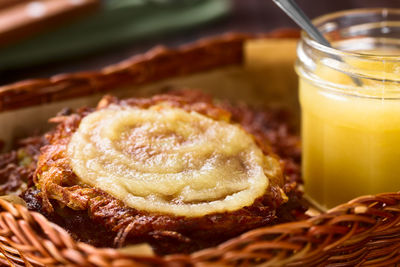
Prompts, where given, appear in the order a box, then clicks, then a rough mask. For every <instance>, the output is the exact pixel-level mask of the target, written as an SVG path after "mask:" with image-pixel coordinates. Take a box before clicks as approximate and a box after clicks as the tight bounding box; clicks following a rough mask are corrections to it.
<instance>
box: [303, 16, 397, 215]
mask: <svg viewBox="0 0 400 267" xmlns="http://www.w3.org/2000/svg"><path fill="white" fill-rule="evenodd" d="M314 24H315V25H316V26H317V27H318V28H319V30H320V31H321V32H322V33H323V34H324V35H325V37H326V38H327V39H328V40H329V41H330V43H331V44H332V47H333V48H329V47H326V46H323V45H321V44H318V43H317V42H315V41H313V40H312V39H310V37H309V36H308V35H307V34H305V33H303V35H302V38H301V40H300V42H299V45H298V49H297V54H298V60H297V63H296V71H297V73H298V75H299V77H300V85H299V86H300V104H301V110H302V115H301V119H302V126H301V127H302V132H301V134H302V148H303V157H302V160H303V162H302V171H303V177H304V180H305V190H306V193H307V195H309V196H310V197H311V199H313V200H314V201H316V202H317V203H318V204H319V205H320V206H321V207H324V208H330V207H333V206H336V205H337V204H340V203H344V202H347V201H349V200H351V199H352V198H354V197H357V196H361V195H366V194H376V193H381V192H393V191H399V190H400V9H358V10H349V11H342V12H337V13H333V14H329V15H325V16H322V17H320V18H317V19H316V20H315V21H314Z"/></svg>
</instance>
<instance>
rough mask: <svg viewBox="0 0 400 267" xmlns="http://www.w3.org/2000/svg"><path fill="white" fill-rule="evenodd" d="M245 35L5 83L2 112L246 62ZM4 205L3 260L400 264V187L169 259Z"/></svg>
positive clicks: (0, 225)
mask: <svg viewBox="0 0 400 267" xmlns="http://www.w3.org/2000/svg"><path fill="white" fill-rule="evenodd" d="M268 36H273V37H280V36H284V37H291V36H293V37H296V36H298V33H297V32H293V31H284V32H282V31H280V32H276V33H273V34H269V35H268ZM247 38H249V36H247V35H228V36H225V37H220V38H217V39H211V40H204V41H200V42H197V43H196V44H194V45H189V46H185V47H182V48H180V49H178V50H168V49H165V48H157V49H155V50H152V51H150V52H149V53H147V54H145V55H142V56H139V57H134V58H131V59H129V60H126V61H125V62H122V63H120V64H117V65H114V66H110V67H108V68H105V69H103V70H101V71H99V72H91V73H77V74H68V75H58V76H55V77H52V78H50V79H40V80H31V81H24V82H20V83H17V84H13V85H10V86H5V87H1V88H0V111H4V110H11V109H17V108H21V107H27V106H31V105H36V104H41V103H46V102H53V101H57V100H64V99H67V98H74V97H77V96H82V95H90V94H93V93H96V92H106V91H109V90H113V88H116V87H120V86H123V85H124V84H134V85H139V84H144V83H146V82H153V81H157V80H161V79H163V78H166V77H171V76H179V75H186V74H189V73H195V72H199V71H202V70H208V69H212V68H218V67H221V66H227V65H240V64H241V63H242V61H243V42H244V41H245V40H246V39H247ZM172 59H173V60H172ZM184 62H196V64H182V63H184ZM0 207H1V212H0V263H1V264H5V265H11V266H24V265H26V266H142V265H145V266H148V265H153V266H154V265H155V266H157V265H163V266H164V265H170V266H191V265H196V266H224V265H243V266H249V265H250V266H253V265H258V264H260V265H262V266H282V265H286V266H313V265H317V266H357V265H362V266H390V265H394V264H396V263H397V262H400V242H399V241H400V193H387V194H381V195H377V196H365V197H361V198H358V199H356V200H353V201H351V202H349V203H346V204H344V205H341V206H339V207H336V208H335V209H332V210H331V211H329V212H327V213H325V214H322V215H318V216H316V217H313V218H311V219H308V220H305V221H299V222H294V223H286V224H280V225H276V226H272V227H264V228H259V229H256V230H253V231H250V232H247V233H245V234H243V235H241V236H239V237H237V238H234V239H231V240H229V241H227V242H225V243H223V244H221V245H220V246H218V247H214V248H210V249H206V250H202V251H199V252H196V253H193V254H191V255H169V256H165V257H159V256H151V257H150V256H133V255H128V254H123V253H122V252H121V251H118V250H115V249H100V248H95V247H92V246H90V245H87V244H84V243H78V242H76V241H74V240H73V239H72V238H71V236H70V235H69V234H68V233H67V232H66V231H65V230H63V229H62V228H61V227H59V226H57V225H55V224H53V223H51V222H49V221H48V220H47V219H46V218H45V217H43V216H42V215H40V214H39V213H36V212H31V211H28V210H27V209H26V208H25V207H23V206H20V205H16V204H11V203H10V202H7V201H5V200H2V199H0Z"/></svg>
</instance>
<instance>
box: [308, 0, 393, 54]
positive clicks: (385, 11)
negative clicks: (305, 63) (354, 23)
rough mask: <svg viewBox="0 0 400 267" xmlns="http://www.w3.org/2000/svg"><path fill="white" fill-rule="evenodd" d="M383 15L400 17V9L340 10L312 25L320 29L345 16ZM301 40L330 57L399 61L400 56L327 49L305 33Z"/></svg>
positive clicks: (317, 18) (326, 15)
mask: <svg viewBox="0 0 400 267" xmlns="http://www.w3.org/2000/svg"><path fill="white" fill-rule="evenodd" d="M368 13H370V14H379V13H381V14H383V15H384V16H387V15H388V14H396V15H399V16H400V8H357V9H347V10H341V11H336V12H332V13H328V14H325V15H322V16H318V17H316V18H315V19H313V20H312V22H313V24H314V25H317V28H320V27H321V26H323V25H324V24H326V23H328V22H329V21H331V20H333V19H335V18H340V17H343V16H346V15H357V14H368ZM318 25H321V26H318ZM301 39H302V40H303V41H304V42H306V43H307V45H309V46H310V47H312V48H314V49H317V50H319V51H321V52H324V53H327V54H331V55H336V56H340V57H343V56H344V57H362V58H363V59H369V60H389V61H392V60H396V61H398V60H399V59H400V55H374V54H369V53H363V52H360V51H344V50H340V49H338V48H335V47H329V46H326V45H323V44H321V43H319V42H317V41H315V40H314V39H312V38H311V37H310V36H309V35H308V34H307V33H306V32H305V31H302V32H301Z"/></svg>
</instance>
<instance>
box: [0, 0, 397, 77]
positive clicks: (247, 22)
mask: <svg viewBox="0 0 400 267" xmlns="http://www.w3.org/2000/svg"><path fill="white" fill-rule="evenodd" d="M232 1H233V10H232V12H231V14H230V15H228V16H226V17H224V18H221V19H219V20H218V21H214V22H212V23H209V24H208V25H204V26H201V27H198V28H197V29H192V30H189V31H183V32H179V33H175V34H172V35H169V36H158V37H157V38H152V39H148V40H143V41H140V42H135V43H131V44H125V45H121V46H119V47H114V48H110V49H108V50H107V51H103V52H98V53H96V54H89V55H86V56H84V57H80V58H75V59H70V60H67V61H62V62H53V63H48V64H45V65H40V66H34V67H29V68H21V69H12V70H11V69H10V70H7V71H3V72H2V73H0V84H7V83H11V82H15V81H18V80H22V79H28V78H38V77H47V76H50V75H53V74H58V73H64V72H76V71H81V70H95V69H98V68H101V67H104V66H107V65H109V64H113V63H116V62H118V61H121V60H123V59H125V58H127V57H130V56H132V55H134V54H137V53H142V52H144V51H146V50H148V49H150V48H151V47H153V46H155V45H159V44H162V45H166V46H170V47H174V46H177V45H180V44H183V43H187V42H192V41H195V40H197V39H199V38H202V37H205V36H212V35H218V34H221V33H224V32H231V31H235V32H250V33H257V32H266V31H270V30H272V29H275V28H278V27H295V25H294V24H293V23H292V22H291V21H290V20H289V19H288V18H287V17H286V15H284V14H283V13H282V12H281V11H280V10H279V9H278V8H277V7H276V6H275V5H274V4H273V3H272V0H232ZM297 2H298V4H299V5H300V6H301V7H303V8H304V10H305V11H306V13H307V14H308V15H309V16H310V17H316V16H319V15H322V14H325V13H328V12H332V11H336V10H343V9H349V8H361V7H397V8H400V0H297ZM0 64H1V60H0Z"/></svg>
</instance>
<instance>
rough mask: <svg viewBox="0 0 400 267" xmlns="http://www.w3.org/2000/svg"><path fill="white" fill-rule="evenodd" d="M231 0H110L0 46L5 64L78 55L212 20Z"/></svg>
mask: <svg viewBox="0 0 400 267" xmlns="http://www.w3.org/2000/svg"><path fill="white" fill-rule="evenodd" d="M229 10H230V1H229V0H108V1H104V4H103V7H102V9H101V10H100V11H98V12H97V13H95V14H93V15H91V16H88V17H86V18H84V19H80V20H78V21H74V22H73V23H70V24H68V25H64V26H62V27H59V28H57V29H56V30H53V31H51V32H47V33H43V34H40V35H37V36H35V37H34V38H31V39H29V40H26V41H24V42H21V43H18V44H16V45H12V46H10V47H6V48H3V49H1V50H0V69H10V68H16V67H23V66H31V65H36V64H39V63H44V62H49V61H56V60H60V59H63V58H67V57H72V56H78V55H82V54H85V53H88V52H89V51H90V52H93V51H96V50H100V49H104V48H106V47H112V46H113V45H116V44H121V43H126V42H132V41H134V40H140V39H143V38H146V37H151V36H157V35H158V34H166V33H171V32H174V31H177V30H183V29H188V28H190V27H193V26H196V25H200V24H202V23H205V22H208V21H210V20H213V19H215V18H218V17H220V16H222V15H225V14H227V13H228V11H229Z"/></svg>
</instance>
